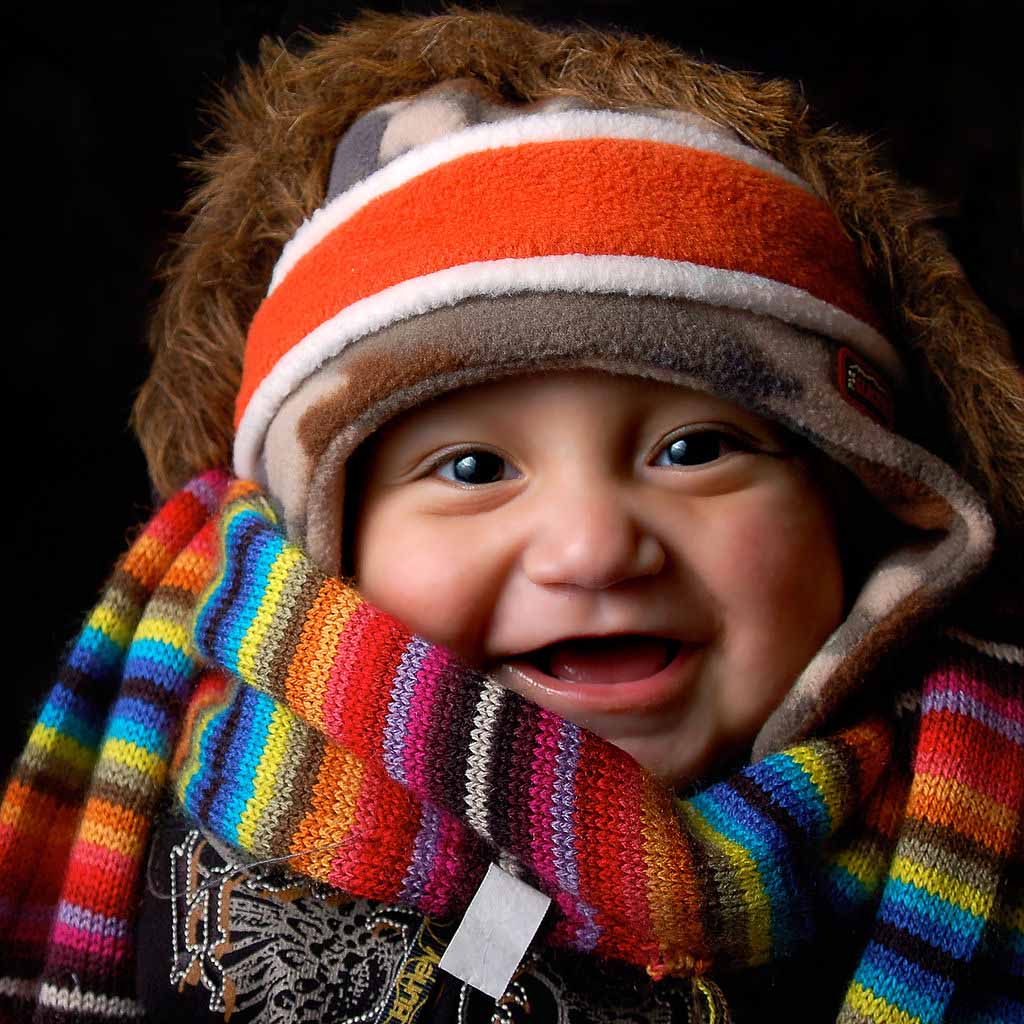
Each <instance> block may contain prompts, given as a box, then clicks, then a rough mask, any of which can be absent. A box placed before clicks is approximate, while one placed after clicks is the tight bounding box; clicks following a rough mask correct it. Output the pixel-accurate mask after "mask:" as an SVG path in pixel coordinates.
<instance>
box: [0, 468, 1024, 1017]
mask: <svg viewBox="0 0 1024 1024" xmlns="http://www.w3.org/2000/svg"><path fill="white" fill-rule="evenodd" d="M983 663H985V664H986V667H985V668H984V670H983V669H982V668H981V667H980V666H982V664H983ZM1020 683H1021V680H1020V670H1019V668H1018V667H1017V666H1016V665H1014V664H1012V663H1010V662H998V663H992V662H990V661H989V660H987V659H978V658H974V659H973V660H972V659H971V657H970V655H969V653H968V652H965V651H959V653H958V654H957V655H956V656H954V655H953V654H952V653H951V652H950V651H948V650H947V651H945V652H944V654H943V658H942V660H941V665H940V666H939V667H938V668H936V669H935V670H934V671H933V672H931V673H930V674H929V675H928V676H927V678H926V680H925V685H924V689H923V691H922V696H921V707H920V716H919V723H920V724H919V727H918V725H917V723H918V716H917V715H913V716H906V717H905V718H904V719H903V720H902V724H899V723H898V725H897V728H896V729H895V730H894V728H893V726H892V724H891V723H889V722H887V721H886V720H884V719H882V718H879V717H876V718H869V719H867V720H865V721H863V722H861V723H859V724H857V725H855V726H853V727H851V728H849V729H846V730H845V731H843V732H841V733H839V734H837V735H835V736H833V737H830V738H827V739H820V740H813V741H810V742H807V743H805V744H802V745H800V746H798V747H796V748H793V749H790V750H787V751H784V752H781V753H778V754H775V755H772V756H771V757H768V758H766V759H764V760H762V761H761V762H759V763H758V764H756V765H753V766H750V767H748V768H747V769H745V770H743V771H742V772H740V773H738V774H737V775H736V776H734V777H732V778H730V779H728V780H727V781H725V782H722V783H719V784H717V785H714V786H711V787H709V788H707V789H705V790H704V791H703V792H701V793H699V794H698V795H697V796H695V797H693V798H691V799H689V800H685V801H683V800H679V799H676V798H675V797H674V796H673V794H671V793H670V792H669V791H668V790H666V789H665V788H664V787H662V786H661V785H660V784H658V783H657V782H656V781H655V780H654V779H653V778H652V777H651V776H650V775H649V774H648V773H646V772H645V771H643V769H641V768H640V767H639V766H638V765H636V763H635V762H633V761H632V760H631V759H630V758H629V757H628V756H627V755H625V754H624V753H623V752H621V751H619V750H618V749H617V748H615V747H613V746H611V745H610V744H608V743H606V742H604V741H603V740H601V739H599V738H598V737H596V736H593V735H592V734H590V733H587V732H586V731H585V730H583V729H580V728H579V727H577V726H575V725H573V724H571V723H569V722H566V721H564V720H562V719H560V718H558V717H557V716H555V715H553V714H551V713H549V712H546V711H544V710H543V709H540V708H538V707H537V706H535V705H532V704H530V703H529V702H527V701H524V700H522V699H521V698H519V697H518V696H517V695H515V694H512V693H510V692H507V691H504V690H501V689H500V688H498V687H496V686H495V685H494V684H493V683H492V682H490V681H489V680H488V679H486V678H485V677H483V676H481V675H480V674H479V673H476V672H474V671H472V670H470V669H468V668H466V667H464V666H462V665H460V664H459V663H458V662H457V661H456V660H455V658H454V657H453V656H452V655H451V654H450V653H449V652H447V651H446V650H444V649H443V648H440V647H437V646H435V645H431V644H429V643H427V642H426V641H424V640H423V639H422V638H420V637H417V636H415V635H413V634H411V633H409V632H408V631H407V630H405V629H404V628H403V627H402V626H401V624H400V623H398V622H396V621H395V620H394V619H393V618H391V617H390V616H388V615H386V614H385V613H383V612H381V611H380V610H378V609H375V608H374V607H373V606H371V605H370V604H368V603H367V602H365V601H363V600H362V599H361V598H360V596H359V595H358V593H357V592H356V591H355V590H354V589H352V588H351V587H348V586H346V585H345V584H343V583H342V582H341V581H340V580H337V579H333V578H330V577H326V576H324V575H323V574H322V573H320V572H319V571H318V570H317V569H316V568H315V567H314V566H313V565H312V564H311V563H310V562H309V560H308V559H307V558H306V557H305V556H304V555H303V554H302V552H301V551H299V550H298V549H297V548H295V547H294V546H292V545H290V544H289V543H288V542H287V540H286V539H285V538H284V536H283V534H282V531H281V528H280V526H279V524H278V523H277V522H276V521H275V517H274V514H273V512H272V510H271V508H270V506H269V504H268V503H267V502H266V500H265V499H264V497H263V495H262V494H261V493H260V492H259V490H258V489H257V488H256V487H255V485H253V484H250V483H247V482H244V481H235V482H231V481H229V479H228V478H227V477H226V475H224V474H222V473H211V474H207V475H205V476H204V477H201V478H199V479H197V480H196V481H193V483H192V484H190V485H189V486H188V487H187V488H186V489H185V490H184V491H182V492H181V493H180V494H178V495H177V496H175V498H173V499H172V500H171V501H170V502H169V503H168V504H167V505H166V506H165V507H164V508H163V509H161V510H160V512H159V513H158V514H157V515H156V516H155V517H154V519H153V520H152V522H151V523H150V525H149V526H148V527H147V529H146V530H145V531H144V532H143V534H142V535H141V536H140V538H139V539H138V540H137V541H136V543H135V544H134V545H133V547H132V549H131V550H130V551H129V553H128V555H127V556H126V557H125V559H124V560H123V561H122V562H121V563H120V564H119V566H118V568H117V570H116V571H115V573H114V576H113V578H112V580H111V583H110V585H109V587H108V589H107V591H106V592H105V594H104V595H103V598H102V599H101V601H100V603H99V605H98V606H97V608H96V609H95V610H94V612H93V613H92V614H91V615H90V617H89V619H88V620H87V622H86V625H85V627H84V628H83V631H82V633H81V634H80V636H79V638H78V640H77V642H76V644H75V646H74V647H73V648H72V649H71V652H70V654H69V656H68V659H67V661H66V663H65V666H64V667H63V669H62V671H61V675H60V676H59V678H58V682H57V684H56V685H55V687H54V689H53V692H52V693H51V695H50V698H49V701H48V703H47V705H46V707H45V708H44V711H43V714H42V715H41V717H40V722H39V724H38V725H37V726H36V729H35V731H34V732H33V734H32V737H31V739H30V741H29V745H28V747H27V749H26V751H25V754H24V755H23V757H22V759H21V761H20V762H19V764H18V766H17V768H16V771H15V774H14V777H13V778H12V780H11V783H10V785H9V787H8V790H7V793H6V796H5V798H4V802H3V804H2V805H0V869H2V870H0V955H2V959H0V963H2V965H3V967H2V971H0V1019H5V1020H6V1019H11V1020H19V1021H21V1020H29V1019H33V1015H34V1017H35V1019H37V1020H78V1021H98V1020H110V1019H129V1018H132V1017H139V1016H141V1014H142V1010H141V1008H140V1007H139V1005H138V1003H137V1002H136V1000H135V996H134V975H135V972H134V956H135V950H134V945H133V933H132V928H133V922H134V914H135V907H136V904H137V898H138V892H139V886H140V884H141V875H142V867H143V863H144V855H145V851H146V843H147V839H148V834H149V828H150V826H151V824H152V821H153V817H154V815H155V812H156V809H157V806H158V803H159V801H160V799H161V797H162V795H163V794H164V793H165V792H166V788H167V786H168V784H169V782H173V784H174V786H175V787H176V792H177V795H178V797H179V799H180V800H181V802H182V803H183V805H184V806H185V808H186V810H187V811H188V812H189V814H190V815H191V816H192V817H194V818H195V819H196V820H197V821H198V822H199V823H200V824H201V826H202V827H203V828H205V829H206V830H208V831H209V832H211V833H213V834H215V835H217V836H218V837H220V838H221V839H222V840H224V841H226V842H228V843H230V844H232V845H234V846H237V847H240V848H243V849H245V850H247V851H249V852H251V853H252V854H254V855H256V856H257V857H286V858H288V860H289V861H290V863H291V866H292V867H293V869H294V870H295V871H297V872H299V873H300V874H302V875H305V876H307V877H309V878H313V879H317V880H319V881H323V882H326V883H328V884H331V885H334V886H336V887H338V888H339V889H342V890H345V891H348V892H352V893H354V894H357V895H360V896H366V897H371V898H375V899H380V900H385V901H394V902H401V903H404V904H407V905H412V906H415V907H417V908H419V909H420V910H422V911H423V912H425V913H428V914H431V915H444V916H447V915H450V914H456V913H458V912H459V911H460V910H461V909H462V908H463V907H464V906H465V904H466V903H467V902H468V900H469V898H470V897H471V895H472V893H473V891H474V889H475V886H476V884H477V882H478V881H479V879H480V878H481V877H482V875H483V872H484V870H485V869H486V866H487V864H488V862H490V861H491V860H494V859H501V860H502V861H503V862H505V863H507V862H509V861H511V862H513V863H515V864H516V865H517V866H518V869H519V870H520V871H521V873H522V874H523V876H524V877H525V878H526V879H527V880H529V881H530V882H532V883H533V884H534V885H536V886H537V887H538V888H541V889H543V890H544V891H546V892H547V893H549V894H550V895H551V896H552V898H553V900H554V902H555V904H556V906H557V909H558V914H557V916H556V919H555V921H554V923H553V925H552V927H551V928H550V929H549V931H548V934H547V939H548V940H549V941H551V942H553V943H556V944H559V945H563V946H568V947H571V948H574V949H577V950H580V951H583V952H587V953H592V954H596V955H601V956H611V957H616V958H619V959H622V960H626V961H628V962H630V963H634V964H637V965H640V966H643V967H646V968H647V970H648V971H649V972H650V973H651V974H652V976H654V977H661V976H664V975H666V974H682V975H694V976H702V975H705V974H707V973H709V972H710V973H712V974H714V972H716V971H719V970H723V969H729V970H732V969H736V968H739V967H743V966H747V965H755V964H763V963H768V962H771V961H773V960H776V959H778V958H781V957H785V956H787V955H789V954H791V953H793V952H794V951H796V950H797V949H798V948H799V947H800V946H801V944H803V943H805V942H806V941H807V940H808V939H809V938H810V937H811V935H812V934H813V931H814V929H815V928H818V927H827V926H828V920H829V919H831V918H832V916H833V915H839V916H841V917H842V918H843V919H844V920H845V921H847V922H848V925H849V926H848V927H847V926H844V929H845V931H846V932H848V933H849V934H851V935H861V936H862V937H863V936H867V944H866V946H865V947H864V951H863V956H862V958H861V961H860V964H859V966H858V968H857V972H856V975H855V977H854V978H853V980H852V983H851V986H850V989H849V992H848V994H847V998H846V1002H845V1004H844V1007H843V1009H842V1013H841V1017H840V1019H841V1020H842V1021H844V1022H848V1021H865V1020H866V1021H878V1022H881V1021H899V1022H901V1024H903V1022H905V1024H914V1022H917V1021H920V1022H926V1021H929V1022H930V1021H939V1020H963V1021H979V1022H980V1021H997V1020H998V1021H1002V1020H1007V1021H1009V1020H1016V1019H1021V1011H1022V1009H1024V1006H1022V1004H1021V1001H1020V991H1021V986H1020V980H1021V962H1022V949H1024V915H1022V907H1024V901H1022V899H1021V880H1022V878H1024V871H1022V866H1021V814H1022V805H1024V758H1022V757H1021V749H1020V748H1021V746H1022V742H1024V741H1022V733H1024V700H1022V696H1021V686H1020ZM903 725H906V726H907V728H903ZM179 734H180V741H178V737H179ZM175 747H176V750H175ZM813 865H818V866H819V867H820V869H821V870H820V871H812V870H809V866H813ZM823 893H824V894H826V895H827V896H828V897H829V898H828V900H827V901H826V902H827V903H828V907H827V908H822V907H821V905H820V904H821V897H822V894H823ZM978 978H982V979H984V984H981V983H979V982H978V981H977V980H976V979H978Z"/></svg>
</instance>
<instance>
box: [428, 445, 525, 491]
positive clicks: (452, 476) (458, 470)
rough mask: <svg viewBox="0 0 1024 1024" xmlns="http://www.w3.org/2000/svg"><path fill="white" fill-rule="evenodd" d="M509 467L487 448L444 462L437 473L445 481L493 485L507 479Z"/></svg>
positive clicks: (459, 455) (474, 449)
mask: <svg viewBox="0 0 1024 1024" xmlns="http://www.w3.org/2000/svg"><path fill="white" fill-rule="evenodd" d="M507 466H508V463H506V461H505V460H504V459H503V458H502V457H501V456H500V455H497V454H495V453H494V452H489V451H487V450H486V449H485V448H473V449H471V450H469V451H464V452H461V453H459V454H458V455H456V456H455V457H454V458H452V459H449V460H448V461H447V462H442V463H441V464H440V465H439V466H438V467H437V472H438V473H439V474H440V475H441V476H442V477H443V478H444V479H445V480H454V481H455V482H456V483H459V484H493V483H497V482H498V481H499V480H504V479H506V476H505V468H506V467H507ZM449 467H450V468H449ZM446 471H447V472H446Z"/></svg>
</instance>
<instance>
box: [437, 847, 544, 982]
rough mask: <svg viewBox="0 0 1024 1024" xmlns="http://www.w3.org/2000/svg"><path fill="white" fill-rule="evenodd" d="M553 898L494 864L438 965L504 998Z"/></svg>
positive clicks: (457, 976)
mask: <svg viewBox="0 0 1024 1024" xmlns="http://www.w3.org/2000/svg"><path fill="white" fill-rule="evenodd" d="M550 903H551V898H550V897H549V896H545V895H544V893H542V892H537V890H536V889H534V888H533V887H532V886H530V885H527V884H526V883H525V882H521V881H519V879H518V878H513V877H512V875H510V874H509V873H508V872H507V871H503V870H502V869H501V868H499V867H498V865H497V864H491V865H490V866H489V867H488V868H487V874H486V875H485V876H484V880H483V881H482V882H481V883H480V888H479V889H477V891H476V895H475V896H474V897H473V899H472V900H471V901H470V904H469V906H468V907H467V908H466V913H465V915H464V916H463V918H462V922H461V924H460V925H459V927H458V928H457V929H456V932H455V934H454V935H453V936H452V941H451V942H449V943H448V948H447V949H446V950H445V951H444V956H442V957H441V963H440V965H439V966H440V967H441V968H442V970H445V971H447V972H448V973H449V974H454V975H455V977H456V978H458V979H459V980H460V981H464V982H466V983H467V984H468V985H472V986H473V988H476V989H479V990H480V991H481V992H486V993H487V995H489V996H490V997H491V998H492V999H494V1000H498V999H500V998H501V997H502V996H503V995H504V994H505V989H506V988H508V983H509V982H510V981H511V980H512V975H513V974H514V973H515V970H516V968H517V967H518V966H519V962H520V961H521V960H522V959H523V956H524V955H525V953H526V950H527V949H528V948H529V946H530V943H531V942H532V941H533V937H534V935H536V934H537V929H538V928H539V927H540V923H541V921H543V920H544V915H545V913H547V909H548V906H549V905H550Z"/></svg>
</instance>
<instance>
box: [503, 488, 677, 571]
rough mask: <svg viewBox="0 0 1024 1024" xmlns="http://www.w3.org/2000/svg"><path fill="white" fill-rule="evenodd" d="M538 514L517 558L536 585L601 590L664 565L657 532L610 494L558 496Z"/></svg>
mask: <svg viewBox="0 0 1024 1024" xmlns="http://www.w3.org/2000/svg"><path fill="white" fill-rule="evenodd" d="M539 518H540V522H539V523H538V525H537V527H536V530H535V531H534V533H533V535H532V537H531V539H530V541H529V543H528V545H527V548H526V550H525V553H524V560H523V565H524V570H525V572H526V575H527V577H528V578H529V579H530V580H531V581H532V582H534V583H536V584H538V585H541V586H553V585H557V584H565V585H571V586H577V587H585V588H587V589H592V590H601V589H604V588H605V587H611V586H614V585H615V584H616V583H621V582H623V581H625V580H629V579H633V578H637V577H642V576H654V575H657V573H659V572H660V571H661V569H662V567H663V566H664V564H665V549H664V547H663V546H662V544H661V542H660V541H659V540H658V538H657V536H655V534H654V533H653V532H651V531H650V530H649V529H648V528H646V527H645V526H644V525H643V524H642V523H641V522H640V521H639V520H638V518H637V516H636V515H634V514H633V513H632V512H631V510H630V509H629V508H628V507H627V504H626V502H625V501H624V500H623V499H622V498H621V497H619V496H617V495H615V494H614V493H600V494H595V493H588V492H579V491H577V492H576V493H575V494H572V495H565V494H563V495H560V496H559V497H557V498H555V499H554V500H552V501H551V502H550V503H549V504H548V505H547V507H546V508H545V509H544V511H543V513H542V514H541V515H540V517H539Z"/></svg>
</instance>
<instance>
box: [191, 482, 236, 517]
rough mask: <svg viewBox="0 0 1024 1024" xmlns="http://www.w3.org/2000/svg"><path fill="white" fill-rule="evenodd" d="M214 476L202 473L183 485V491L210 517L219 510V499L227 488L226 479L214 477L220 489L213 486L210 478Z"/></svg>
mask: <svg viewBox="0 0 1024 1024" xmlns="http://www.w3.org/2000/svg"><path fill="white" fill-rule="evenodd" d="M212 476H214V474H210V473H204V474H203V475H202V476H197V477H196V478H195V479H194V480H191V481H189V483H187V484H186V485H185V490H186V491H188V492H189V494H191V495H193V496H194V497H195V498H196V499H197V500H198V501H199V503H200V504H201V505H202V506H203V508H205V509H206V511H207V512H209V513H210V515H213V514H214V513H215V512H216V511H217V509H219V508H220V502H221V497H222V495H223V493H224V491H225V489H226V486H227V479H226V477H223V476H221V475H219V474H218V475H216V477H215V479H216V482H217V483H218V484H220V487H219V488H218V487H216V486H214V484H213V483H212V482H211V477H212Z"/></svg>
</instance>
